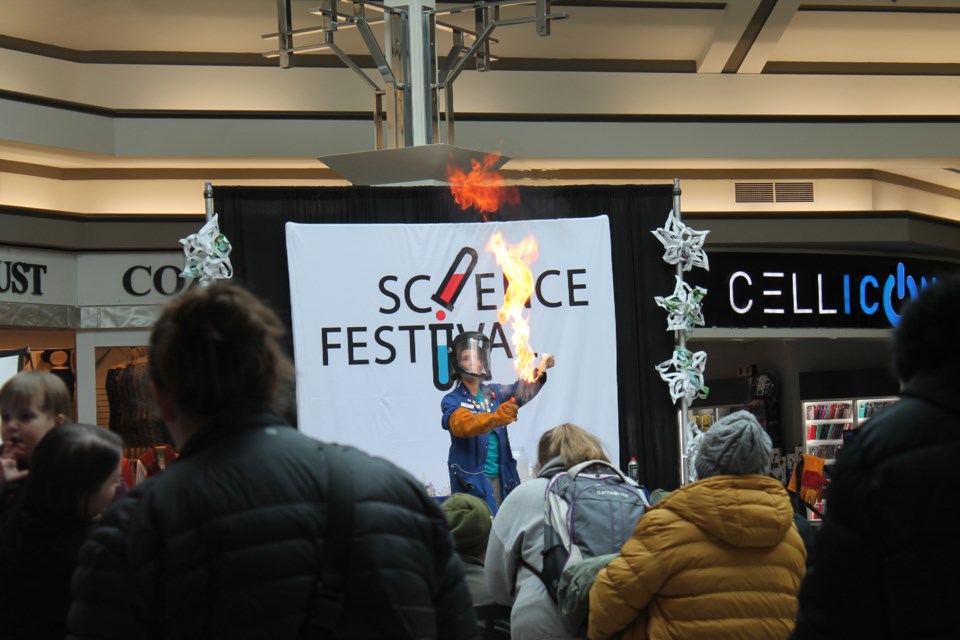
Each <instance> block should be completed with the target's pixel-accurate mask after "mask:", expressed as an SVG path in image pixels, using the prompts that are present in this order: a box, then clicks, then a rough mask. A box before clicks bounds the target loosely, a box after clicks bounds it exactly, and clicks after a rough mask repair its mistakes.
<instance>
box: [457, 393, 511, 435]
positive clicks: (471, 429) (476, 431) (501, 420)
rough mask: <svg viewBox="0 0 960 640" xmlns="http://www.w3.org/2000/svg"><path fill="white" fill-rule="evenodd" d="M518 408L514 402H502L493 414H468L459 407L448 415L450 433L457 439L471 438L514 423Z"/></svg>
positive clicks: (468, 412)
mask: <svg viewBox="0 0 960 640" xmlns="http://www.w3.org/2000/svg"><path fill="white" fill-rule="evenodd" d="M518 409H519V407H518V406H517V403H515V402H504V403H503V404H501V405H500V406H499V407H497V410H496V411H494V412H493V413H476V414H475V413H470V411H468V410H467V409H465V408H463V407H460V408H459V409H457V410H456V411H454V412H453V413H452V414H450V433H452V434H453V435H455V436H457V437H458V438H472V437H473V436H478V435H480V434H482V433H487V432H488V431H493V430H494V429H496V428H497V427H502V426H504V425H507V424H510V423H511V422H515V421H516V419H517V410H518Z"/></svg>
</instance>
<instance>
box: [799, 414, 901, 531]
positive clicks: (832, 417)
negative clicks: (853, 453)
mask: <svg viewBox="0 0 960 640" xmlns="http://www.w3.org/2000/svg"><path fill="white" fill-rule="evenodd" d="M897 400H898V398H896V397H885V398H847V399H830V400H814V401H810V402H804V403H802V406H803V430H804V446H803V451H804V453H807V454H809V455H813V456H817V457H819V458H823V459H824V460H825V462H824V475H825V476H826V478H827V481H828V482H829V478H830V467H831V465H833V463H834V462H836V460H837V456H838V455H839V453H840V450H841V449H842V448H843V445H844V443H845V442H847V441H848V440H849V438H850V437H851V436H852V435H853V434H855V433H856V432H857V430H858V429H860V428H861V427H863V426H864V425H865V424H867V422H869V421H870V420H871V419H872V418H873V417H874V416H876V415H877V414H878V413H879V412H880V411H881V410H883V409H885V408H886V407H889V406H890V405H892V404H894V403H895V402H897ZM814 506H816V507H817V508H818V509H820V510H821V511H824V510H826V500H823V501H821V502H819V503H818V504H816V505H814ZM807 515H808V518H809V519H810V520H811V521H813V522H816V521H818V520H819V517H818V516H817V514H815V513H813V512H811V511H810V510H807Z"/></svg>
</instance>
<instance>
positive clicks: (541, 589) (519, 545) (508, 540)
mask: <svg viewBox="0 0 960 640" xmlns="http://www.w3.org/2000/svg"><path fill="white" fill-rule="evenodd" d="M588 460H608V458H607V455H606V454H605V453H604V451H603V446H602V445H601V444H600V441H599V440H598V439H597V438H596V437H595V436H594V435H592V434H590V433H588V432H586V431H584V430H583V429H581V428H580V427H577V426H576V425H572V424H562V425H560V426H558V427H554V428H553V429H550V430H549V431H547V432H545V433H544V434H543V435H542V436H541V437H540V442H539V444H538V447H537V461H538V463H537V466H538V473H537V477H536V478H534V479H532V480H529V481H527V482H524V483H523V484H521V485H520V486H519V487H517V488H516V489H515V490H514V491H513V493H511V494H510V496H509V497H508V498H507V499H506V500H504V502H503V505H502V506H501V508H500V512H499V513H498V514H497V516H496V518H494V520H493V531H492V532H491V534H490V542H489V543H488V545H487V558H486V562H485V567H484V568H485V571H486V577H487V586H488V587H489V589H490V595H491V597H493V599H494V601H495V602H498V603H501V604H506V605H511V606H512V611H511V614H510V630H511V634H512V636H513V638H514V640H528V639H533V638H539V639H545V638H555V639H560V638H570V637H575V636H570V635H569V634H568V633H567V632H566V630H565V629H564V626H563V623H562V621H561V619H560V612H559V610H558V609H557V604H556V602H554V601H553V598H551V597H550V594H549V593H548V591H547V588H546V587H545V586H544V584H543V582H542V580H541V579H540V577H539V574H540V573H542V571H543V558H542V553H543V534H544V531H543V527H544V496H545V495H546V489H547V484H549V482H550V478H552V477H553V476H554V475H556V474H557V473H559V472H561V471H565V470H567V469H569V468H571V467H573V466H575V465H577V464H579V463H581V462H586V461H588Z"/></svg>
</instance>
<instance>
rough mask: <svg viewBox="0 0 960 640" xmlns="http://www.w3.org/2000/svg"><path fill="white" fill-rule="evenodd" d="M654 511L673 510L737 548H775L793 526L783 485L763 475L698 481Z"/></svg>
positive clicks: (674, 494)
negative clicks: (659, 509)
mask: <svg viewBox="0 0 960 640" xmlns="http://www.w3.org/2000/svg"><path fill="white" fill-rule="evenodd" d="M652 508H653V509H658V508H663V509H670V510H671V511H673V512H674V513H676V514H677V515H678V516H680V517H681V518H683V519H684V520H688V521H689V522H692V523H693V524H695V525H697V527H699V528H700V529H702V530H703V531H706V532H707V533H709V534H710V535H712V536H715V537H717V538H719V539H720V540H723V541H724V542H726V543H727V544H730V545H732V546H735V547H752V548H756V547H773V546H775V545H777V544H778V543H779V542H780V541H781V540H783V537H784V536H785V535H786V534H787V531H789V530H790V526H791V525H792V524H793V508H792V506H791V505H790V499H789V497H788V496H787V492H786V490H785V489H784V488H783V485H782V484H780V482H779V481H777V480H776V479H774V478H770V477H767V476H761V475H736V476H713V477H711V478H706V479H703V480H698V481H697V482H692V483H690V484H688V485H685V486H683V487H681V488H680V489H678V490H676V491H674V492H673V493H671V494H670V495H669V496H667V497H666V498H664V499H663V500H661V501H660V502H658V503H657V504H656V505H655V506H654V507H652Z"/></svg>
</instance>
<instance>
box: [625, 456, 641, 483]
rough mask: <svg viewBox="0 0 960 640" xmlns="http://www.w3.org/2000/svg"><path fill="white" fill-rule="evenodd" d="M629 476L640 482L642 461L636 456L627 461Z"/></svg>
mask: <svg viewBox="0 0 960 640" xmlns="http://www.w3.org/2000/svg"><path fill="white" fill-rule="evenodd" d="M627 477H628V478H630V479H632V480H633V481H634V482H636V483H637V484H640V463H639V462H637V459H636V458H630V462H628V463H627Z"/></svg>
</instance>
